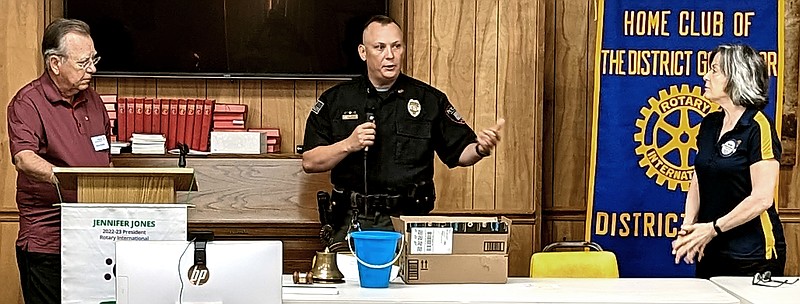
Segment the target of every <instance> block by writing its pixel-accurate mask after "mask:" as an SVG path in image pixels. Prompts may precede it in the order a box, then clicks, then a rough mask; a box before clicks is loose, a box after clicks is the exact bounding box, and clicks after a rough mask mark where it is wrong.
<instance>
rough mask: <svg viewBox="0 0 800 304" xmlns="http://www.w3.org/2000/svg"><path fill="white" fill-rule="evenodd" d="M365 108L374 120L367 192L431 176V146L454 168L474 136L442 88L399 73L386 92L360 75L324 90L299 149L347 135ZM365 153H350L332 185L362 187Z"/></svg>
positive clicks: (333, 172)
mask: <svg viewBox="0 0 800 304" xmlns="http://www.w3.org/2000/svg"><path fill="white" fill-rule="evenodd" d="M368 112H372V113H373V114H374V116H375V124H376V129H375V131H376V135H375V144H374V145H373V146H371V147H370V148H369V151H368V152H366V153H367V179H368V186H369V193H371V194H373V193H381V192H382V191H384V190H386V189H398V188H404V187H409V186H411V185H412V184H414V183H419V182H430V181H432V180H433V167H434V165H433V153H434V151H435V152H436V154H437V155H438V156H439V159H441V160H442V162H443V163H444V164H446V165H447V166H448V167H450V168H452V167H455V166H457V165H458V159H459V157H460V156H461V152H462V151H464V148H466V146H467V145H469V144H470V143H473V142H475V141H476V135H475V132H474V131H473V130H472V128H470V127H469V126H468V125H467V123H466V122H465V121H464V119H463V118H462V117H461V115H460V114H459V113H458V111H456V109H455V108H454V107H453V105H452V104H450V101H448V99H447V96H446V95H445V94H444V93H442V92H441V91H439V90H437V89H435V88H433V87H432V86H430V85H428V84H425V83H423V82H421V81H419V80H416V79H414V78H411V77H408V76H406V75H403V74H401V75H400V76H399V77H398V79H397V81H395V83H394V85H392V87H391V88H389V90H387V91H384V92H379V91H378V90H376V89H375V87H374V86H373V85H372V84H371V83H370V82H369V81H368V80H367V78H366V77H363V76H362V77H358V78H355V79H353V80H351V81H347V82H343V83H341V84H338V85H336V86H334V87H333V88H331V89H329V90H327V91H325V92H324V93H323V94H322V95H321V96H320V98H319V100H318V101H317V103H316V104H315V105H314V107H313V108H312V110H311V114H309V117H308V120H307V121H306V129H305V138H304V141H303V149H304V150H305V151H310V150H311V149H314V148H316V147H318V146H326V145H331V144H334V143H336V142H339V141H342V140H344V139H346V138H347V137H348V136H350V134H351V133H352V132H353V130H355V128H356V127H357V126H358V125H360V124H362V123H364V122H366V121H367V113H368ZM364 153H365V152H364V151H363V150H362V151H359V152H356V153H350V155H348V156H347V157H345V158H344V159H343V160H342V161H341V162H339V164H337V165H336V166H335V167H334V168H333V169H332V170H331V182H332V183H333V185H334V186H335V187H337V188H341V189H346V190H353V191H359V192H360V191H362V190H363V189H364Z"/></svg>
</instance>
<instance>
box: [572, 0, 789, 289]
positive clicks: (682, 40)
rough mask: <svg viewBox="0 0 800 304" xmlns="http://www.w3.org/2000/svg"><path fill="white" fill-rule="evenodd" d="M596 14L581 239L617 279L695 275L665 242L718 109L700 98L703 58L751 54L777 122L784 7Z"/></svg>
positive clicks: (690, 6) (661, 4)
mask: <svg viewBox="0 0 800 304" xmlns="http://www.w3.org/2000/svg"><path fill="white" fill-rule="evenodd" d="M597 11H598V20H597V48H596V56H595V69H594V72H595V86H594V87H595V92H594V112H593V113H594V117H593V120H592V121H593V126H592V150H591V155H592V156H591V164H590V176H589V178H590V181H589V193H588V197H589V206H588V208H587V213H588V214H587V221H586V239H587V240H589V241H593V242H597V243H599V244H600V245H601V246H602V247H603V248H604V249H605V250H610V251H613V252H614V253H615V254H616V255H617V260H618V261H619V270H620V276H622V277H689V276H693V275H694V268H693V266H691V265H685V264H681V265H675V264H674V257H673V256H672V254H671V253H670V249H671V247H670V242H671V241H672V240H673V239H674V238H675V236H676V235H677V233H678V230H679V228H680V225H681V223H682V222H683V211H684V200H685V198H686V191H688V189H689V182H690V181H691V178H692V174H694V169H693V166H692V165H693V163H694V156H695V154H696V152H697V148H696V145H695V136H696V135H697V131H698V125H699V123H700V121H701V120H702V118H703V116H705V115H706V114H708V113H710V112H713V111H717V110H718V106H717V105H716V104H714V103H712V102H710V101H708V100H706V99H705V98H703V96H702V90H703V86H704V83H703V80H702V77H703V75H704V74H705V73H706V71H707V69H708V55H709V53H710V51H711V50H712V49H714V48H715V47H716V46H718V45H720V44H723V43H744V44H748V45H750V46H752V47H753V48H755V49H756V50H758V51H759V52H760V53H761V55H762V56H763V57H764V59H765V60H766V63H767V67H768V69H769V76H770V85H769V87H770V92H769V96H770V99H769V105H768V106H767V108H766V109H765V112H766V113H767V115H768V116H769V117H770V118H772V119H773V120H775V118H777V119H778V120H779V119H780V117H781V113H780V111H781V99H779V97H780V98H782V96H783V87H782V86H783V84H782V83H783V28H784V25H783V0H777V1H775V0H772V1H753V0H706V1H695V0H642V1H632V0H627V1H625V0H605V1H602V0H601V1H599V3H598V10H597ZM780 125H781V124H780V121H776V126H778V132H780Z"/></svg>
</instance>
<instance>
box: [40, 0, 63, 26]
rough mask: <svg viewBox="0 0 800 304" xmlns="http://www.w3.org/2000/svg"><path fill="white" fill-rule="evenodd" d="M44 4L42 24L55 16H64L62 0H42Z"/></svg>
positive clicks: (46, 23) (48, 22) (50, 20)
mask: <svg viewBox="0 0 800 304" xmlns="http://www.w3.org/2000/svg"><path fill="white" fill-rule="evenodd" d="M44 5H45V9H44V13H45V16H44V17H45V20H44V21H45V22H44V26H47V25H48V24H50V22H52V21H53V20H55V19H57V18H63V17H64V0H44ZM43 29H44V28H43Z"/></svg>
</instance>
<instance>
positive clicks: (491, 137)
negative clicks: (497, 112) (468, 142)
mask: <svg viewBox="0 0 800 304" xmlns="http://www.w3.org/2000/svg"><path fill="white" fill-rule="evenodd" d="M505 124H506V120H505V119H502V118H500V119H498V120H497V124H496V125H494V126H493V127H491V128H487V129H483V130H481V131H480V132H478V134H477V135H478V146H477V147H476V149H477V151H478V153H479V155H481V156H488V155H489V154H491V153H492V150H494V147H496V146H497V143H498V142H500V131H501V130H503V125H505Z"/></svg>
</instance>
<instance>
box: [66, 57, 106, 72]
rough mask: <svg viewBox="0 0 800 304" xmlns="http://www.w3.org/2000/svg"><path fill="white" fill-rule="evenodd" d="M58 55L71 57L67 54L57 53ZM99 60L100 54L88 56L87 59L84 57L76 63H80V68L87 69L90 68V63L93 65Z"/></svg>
mask: <svg viewBox="0 0 800 304" xmlns="http://www.w3.org/2000/svg"><path fill="white" fill-rule="evenodd" d="M56 56H58V57H61V58H64V59H69V58H70V57H68V56H65V55H56ZM99 62H100V56H97V55H94V57H92V58H87V59H84V60H81V61H75V64H77V65H78V68H79V69H81V70H85V69H87V68H89V65H90V64H91V65H92V66H95V65H97V63H99Z"/></svg>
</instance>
